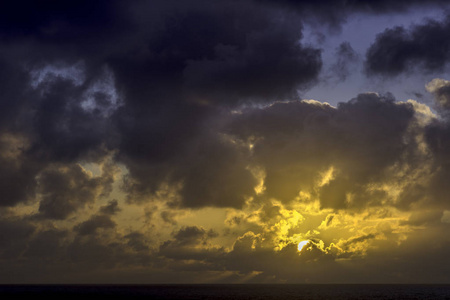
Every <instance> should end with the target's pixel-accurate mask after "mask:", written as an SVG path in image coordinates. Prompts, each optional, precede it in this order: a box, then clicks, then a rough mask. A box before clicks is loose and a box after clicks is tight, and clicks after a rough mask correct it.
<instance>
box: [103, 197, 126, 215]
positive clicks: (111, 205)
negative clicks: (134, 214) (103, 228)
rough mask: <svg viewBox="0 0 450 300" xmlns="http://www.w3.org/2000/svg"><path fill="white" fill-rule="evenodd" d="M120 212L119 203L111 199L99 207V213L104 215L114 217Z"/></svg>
mask: <svg viewBox="0 0 450 300" xmlns="http://www.w3.org/2000/svg"><path fill="white" fill-rule="evenodd" d="M121 210H122V209H121V208H120V207H119V202H117V200H116V199H113V200H111V201H109V202H108V204H107V205H105V206H102V207H100V212H101V213H103V214H106V215H115V214H117V213H118V212H120V211H121Z"/></svg>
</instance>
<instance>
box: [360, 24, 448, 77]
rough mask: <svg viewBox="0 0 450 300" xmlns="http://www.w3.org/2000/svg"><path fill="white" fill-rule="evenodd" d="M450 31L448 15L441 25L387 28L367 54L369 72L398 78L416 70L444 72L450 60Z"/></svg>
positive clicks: (367, 69)
mask: <svg viewBox="0 0 450 300" xmlns="http://www.w3.org/2000/svg"><path fill="white" fill-rule="evenodd" d="M449 28H450V18H449V17H448V16H447V17H446V18H445V19H444V20H443V21H441V22H439V21H435V20H428V21H426V22H425V23H423V24H420V25H414V26H412V27H410V28H408V29H406V28H404V27H400V26H399V27H395V28H390V29H386V30H385V31H384V32H382V33H380V34H379V35H378V36H377V38H376V41H375V42H374V43H373V44H372V45H371V46H370V48H369V49H368V51H367V53H366V71H367V73H368V74H375V75H376V74H379V75H389V76H396V75H399V74H401V73H403V72H407V71H411V70H414V69H415V68H416V67H420V68H421V72H424V71H425V72H432V71H443V70H444V69H445V67H446V66H447V65H448V60H449V51H448V48H449V44H448V40H449Z"/></svg>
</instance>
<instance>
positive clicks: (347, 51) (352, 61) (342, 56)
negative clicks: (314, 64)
mask: <svg viewBox="0 0 450 300" xmlns="http://www.w3.org/2000/svg"><path fill="white" fill-rule="evenodd" d="M335 56H336V62H335V63H334V64H333V65H332V66H331V72H332V73H333V74H334V75H335V76H336V77H337V78H339V80H345V79H346V78H347V77H348V76H349V75H350V74H351V71H352V69H354V67H355V65H356V64H357V62H358V61H359V59H360V58H359V55H358V53H356V51H355V50H354V49H353V48H352V46H351V45H350V43H349V42H343V43H342V44H340V45H339V47H337V48H336V50H335Z"/></svg>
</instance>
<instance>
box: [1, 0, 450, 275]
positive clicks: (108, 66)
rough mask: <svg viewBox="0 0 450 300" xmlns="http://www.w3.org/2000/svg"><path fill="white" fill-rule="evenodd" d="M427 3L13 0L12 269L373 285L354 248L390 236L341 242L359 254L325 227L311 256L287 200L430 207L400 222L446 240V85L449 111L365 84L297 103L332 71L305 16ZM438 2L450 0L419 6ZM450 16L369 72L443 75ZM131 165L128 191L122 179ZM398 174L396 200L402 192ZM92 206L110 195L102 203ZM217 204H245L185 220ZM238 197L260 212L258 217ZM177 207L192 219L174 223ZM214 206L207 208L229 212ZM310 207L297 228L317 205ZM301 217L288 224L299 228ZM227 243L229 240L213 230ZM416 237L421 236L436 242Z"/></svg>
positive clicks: (7, 52) (393, 34)
mask: <svg viewBox="0 0 450 300" xmlns="http://www.w3.org/2000/svg"><path fill="white" fill-rule="evenodd" d="M421 3H423V2H420V1H408V3H407V2H406V1H395V2H392V1H322V2H318V1H316V2H311V1H279V2H274V1H250V0H249V1H240V2H239V3H238V2H235V1H220V0H219V1H214V2H211V1H206V0H205V1H183V2H179V1H152V2H148V1H132V2H122V1H120V2H119V1H96V2H95V3H94V2H92V1H84V0H82V1H44V0H43V1H25V0H18V1H14V2H11V3H1V4H0V41H1V46H0V57H1V58H0V166H1V169H0V209H1V212H2V215H1V216H0V262H1V263H2V269H1V270H0V278H1V280H2V282H12V281H17V282H19V281H20V282H24V281H27V282H36V281H39V280H42V281H45V282H55V280H56V281H57V282H63V281H65V280H67V281H72V282H78V283H79V282H99V281H100V279H98V278H102V279H101V280H104V281H107V278H108V279H111V278H113V279H115V280H118V279H121V278H125V277H126V278H132V279H133V280H139V282H142V281H143V280H147V278H153V279H154V280H159V281H161V280H162V279H161V278H159V279H158V278H157V276H159V275H160V274H163V276H164V277H163V278H164V280H175V279H172V278H173V277H171V276H173V275H174V274H175V275H176V276H178V277H177V279H176V280H178V281H180V282H181V281H183V280H186V278H188V277H189V280H192V281H196V280H197V279H198V278H203V279H205V280H210V278H206V277H205V275H199V274H208V275H210V274H213V273H214V272H216V273H215V274H220V275H221V276H222V277H221V279H217V280H223V281H224V282H227V280H229V281H232V280H233V279H235V280H241V279H243V278H247V279H248V278H253V279H248V280H254V281H255V282H263V281H264V280H267V281H271V282H282V281H286V280H288V281H296V280H298V281H302V282H303V280H304V279H305V278H306V276H309V277H310V278H311V279H312V280H315V281H317V282H319V281H321V280H322V281H333V279H336V278H343V277H345V279H346V280H355V281H358V280H359V281H361V280H362V279H361V278H360V277H359V276H360V273H361V270H362V268H361V267H355V266H354V265H350V267H348V266H349V265H345V264H346V263H348V261H347V260H348V259H349V258H352V257H353V256H355V257H358V258H362V257H363V254H360V253H357V251H356V250H352V249H353V248H352V247H355V248H357V247H360V246H361V245H363V244H367V243H382V241H381V240H382V238H384V237H385V236H382V238H380V239H379V240H378V237H379V235H377V234H375V233H367V232H372V231H370V230H369V231H367V232H365V233H363V232H364V230H361V231H358V233H356V232H355V234H356V235H355V236H353V237H348V238H347V239H346V240H334V242H340V243H341V245H344V246H346V247H347V248H349V249H350V250H349V249H346V251H347V250H348V251H350V252H351V251H354V253H353V252H351V253H349V254H348V253H347V254H345V255H344V254H341V253H340V252H339V251H343V250H342V249H341V250H339V249H338V247H337V246H332V245H331V244H329V245H330V246H329V247H328V248H326V247H325V246H324V245H323V244H321V243H320V242H322V241H321V240H319V239H315V238H314V237H313V238H311V240H310V241H311V242H310V244H309V246H308V247H306V248H305V249H303V250H302V251H301V254H300V255H299V252H298V250H297V245H296V244H295V243H293V242H292V241H291V240H288V239H284V240H283V239H281V238H278V237H277V236H276V234H275V231H277V230H281V228H278V227H277V226H278V225H277V226H275V225H274V224H271V222H272V223H273V222H275V221H276V222H279V223H280V224H281V221H284V219H288V218H286V215H285V214H286V210H288V209H290V208H292V207H291V206H294V205H295V204H299V203H306V202H308V201H310V200H313V199H317V200H319V201H320V205H321V207H322V208H331V209H334V210H341V211H343V210H346V209H348V210H349V211H350V213H352V214H357V213H359V212H358V210H360V211H362V210H363V209H365V208H367V207H369V208H370V207H376V208H380V207H383V208H386V209H387V208H391V207H395V208H398V209H400V210H402V212H403V213H405V214H406V213H407V212H410V211H411V210H413V209H416V208H417V207H419V208H423V207H425V206H426V207H427V209H428V210H426V211H425V212H423V213H416V214H412V215H411V216H410V217H409V219H406V218H404V220H403V221H402V222H399V224H400V225H399V226H403V227H401V228H400V229H401V230H399V231H400V232H407V230H406V229H408V228H406V227H408V226H413V227H414V226H434V227H435V229H436V228H437V229H436V230H437V231H439V230H441V231H442V232H439V233H440V234H441V236H445V231H444V229H442V228H445V226H447V225H446V224H443V221H441V219H442V218H443V216H444V215H446V212H445V211H443V210H445V209H449V206H448V201H447V199H448V197H449V196H450V195H449V192H448V189H447V178H448V177H449V176H450V164H449V163H448V161H450V160H449V153H450V144H449V142H448V136H449V134H450V130H449V126H448V116H447V110H448V108H449V107H450V105H449V103H448V102H449V99H450V97H449V95H448V93H449V89H448V85H449V84H448V82H445V81H442V80H441V81H434V85H433V84H432V85H430V86H429V87H428V88H429V90H430V91H431V92H432V93H433V94H434V96H435V97H436V104H437V105H436V110H437V112H438V113H439V114H440V116H439V117H438V118H434V117H433V118H431V117H430V118H429V120H428V121H427V122H422V123H421V120H420V118H419V117H418V114H419V113H420V112H419V108H418V105H419V104H417V103H416V104H414V102H408V103H404V102H396V101H395V99H394V98H393V97H392V96H391V95H389V94H387V95H378V94H374V93H372V94H371V93H366V94H360V95H358V96H357V97H356V98H354V99H352V100H350V101H349V102H346V103H340V104H338V105H337V107H332V106H330V105H328V104H325V103H319V102H317V101H297V100H298V98H299V96H298V91H304V90H305V89H307V88H309V87H310V86H312V85H314V84H315V83H316V82H317V81H318V76H319V73H320V72H321V70H322V57H321V49H318V48H317V47H315V46H314V45H311V44H308V43H306V41H305V38H304V34H305V33H304V25H305V23H307V22H313V24H318V25H317V26H318V27H320V28H323V26H328V27H329V28H330V29H333V28H334V31H337V30H339V25H340V24H342V22H344V21H345V18H346V17H347V16H348V15H349V14H351V13H360V12H364V13H384V12H399V11H404V10H407V9H408V8H409V7H412V6H410V5H421ZM430 3H432V4H436V3H443V2H442V1H428V2H427V4H423V5H429V4H430ZM314 22H315V23H314ZM449 23H450V21H449V19H445V20H444V21H442V22H436V21H428V22H427V23H424V24H423V25H416V26H413V27H411V28H410V29H405V28H400V27H399V28H394V29H389V30H387V31H385V32H384V33H382V34H380V35H379V36H378V38H377V41H376V42H375V43H374V44H373V45H372V46H371V48H370V49H369V51H368V53H367V69H368V71H369V73H371V74H372V73H376V74H382V75H383V74H388V75H397V74H399V73H401V72H403V71H405V70H410V65H411V64H417V63H419V65H420V64H422V67H424V69H425V70H431V71H432V70H440V68H441V67H445V66H446V61H447V56H448V53H447V52H448V51H447V48H448V45H447V42H446V40H448V39H447V35H448V34H447V31H449V30H448V28H449ZM324 37H325V36H324ZM335 57H336V61H335V64H334V65H333V66H332V71H333V72H334V74H337V75H338V77H339V78H340V79H342V80H344V79H345V78H346V76H348V75H349V72H351V64H352V61H354V60H356V59H357V58H358V57H357V54H356V53H355V51H354V49H353V48H352V47H351V45H350V43H342V44H341V45H340V46H339V47H338V48H337V49H336V56H335ZM425 123H426V124H425ZM422 148H423V149H422ZM421 149H422V150H421ZM421 151H422V152H421ZM424 169H425V171H424ZM120 172H122V175H124V181H123V183H122V184H121V187H120V188H121V190H120V188H119V187H117V189H116V185H115V183H116V182H117V180H118V179H119V178H121V177H119V176H117V175H118V174H119V173H120ZM421 172H423V173H426V172H429V173H426V174H428V175H429V176H427V178H426V179H427V180H423V177H425V176H423V177H420V176H419V175H417V176H415V175H416V173H417V174H419V173H421ZM416 179H417V180H416ZM392 186H395V187H396V189H397V190H395V193H397V192H398V195H399V196H398V197H397V198H395V197H394V196H392V195H391V194H392V191H389V190H388V189H387V188H386V187H392ZM113 187H114V188H113ZM123 192H124V193H125V194H123ZM389 192H391V194H389ZM395 193H394V194H395ZM109 195H112V196H113V197H114V198H117V199H119V200H120V203H121V204H120V207H119V201H118V200H110V199H108V197H109ZM305 195H307V196H305ZM308 197H310V198H308ZM122 198H124V199H125V198H126V199H127V200H128V202H126V201H125V202H123V201H122ZM394 198H395V199H394ZM108 200H109V201H108ZM150 201H154V203H152V204H149V205H148V206H146V205H147V204H148V202H150ZM130 204H132V205H130ZM128 205H130V206H128ZM134 205H136V206H138V208H136V207H135V206H134ZM139 205H142V207H140V206H139ZM90 206H92V207H99V208H98V210H97V211H94V212H89V210H88V208H89V207H90ZM211 207H214V208H231V209H227V210H226V211H227V214H230V218H229V219H228V220H229V221H228V223H226V224H220V225H223V226H224V227H225V228H223V227H220V226H219V225H218V227H219V228H220V229H219V230H217V228H215V229H214V230H213V229H210V228H207V227H205V228H204V227H200V226H187V227H186V226H183V225H184V224H186V223H183V222H187V221H186V220H187V219H188V218H190V217H192V216H195V214H196V213H199V211H201V209H202V208H208V209H209V208H211ZM174 208H175V209H176V210H174ZM240 208H244V209H249V210H252V209H254V211H252V213H251V214H250V215H248V216H247V215H246V213H245V212H244V211H245V210H242V211H240V210H239V209H240ZM133 210H138V211H141V210H142V211H147V216H146V217H147V220H145V221H149V219H150V217H151V221H152V222H154V223H151V224H149V223H145V221H144V224H142V223H139V222H140V221H141V220H140V219H139V218H136V219H133V218H134V216H135V215H134V213H135V212H133ZM150 210H151V211H150ZM179 211H182V212H183V213H186V215H187V214H191V213H192V216H189V217H186V218H184V219H183V218H181V217H180V218H178V217H177V218H176V216H178V215H177V214H178V213H179ZM211 211H213V212H212V213H211V214H212V216H209V215H208V216H206V217H204V218H205V220H206V219H208V218H211V219H212V218H213V217H214V214H215V213H216V212H215V210H211ZM222 211H225V210H222ZM3 212H5V214H4V215H3ZM77 212H78V213H79V212H83V214H85V215H83V216H80V215H77V214H76V213H77ZM296 212H297V211H296ZM234 213H236V215H233V214H234ZM297 213H298V216H297V217H298V220H297V223H299V224H300V223H301V222H302V221H301V220H303V218H305V219H306V217H304V216H303V215H301V214H303V212H297ZM129 214H130V215H129ZM224 214H225V213H224ZM327 214H328V212H327ZM380 214H381V213H380ZM382 214H383V217H384V216H385V215H386V216H387V215H388V213H387V212H385V211H382ZM305 215H306V214H305ZM340 216H341V214H340V213H339V214H338V213H336V214H335V215H329V214H328V217H327V218H326V219H325V223H324V224H325V225H326V226H324V227H326V228H324V229H323V230H324V231H327V230H329V232H331V233H333V234H334V232H333V230H336V227H338V226H339V225H340V224H341V223H340V222H341V221H342V220H340ZM72 217H73V218H72ZM367 217H368V218H369V217H370V214H369V213H368V215H367ZM315 218H316V219H317V220H319V219H320V222H321V221H323V219H324V216H316V217H315ZM439 218H440V219H439ZM437 219H439V220H437ZM157 221H160V222H161V223H162V224H157V223H156V222H157ZM214 221H217V220H214ZM122 222H123V223H122ZM189 222H190V221H189ZM205 222H206V221H205ZM292 222H294V221H292ZM320 222H319V223H320ZM125 223H126V224H127V225H126V226H127V227H126V228H125V227H120V226H121V225H123V224H125ZM218 223H220V222H218ZM277 224H278V223H277ZM286 224H288V223H286ZM128 225H129V227H128ZM191 225H192V224H191ZM272 225H273V226H272ZM288 225H289V224H288ZM300 225H302V226H303V225H304V226H305V227H308V230H309V229H310V228H309V227H311V230H309V231H308V233H307V234H306V233H305V236H308V235H311V236H313V235H315V234H316V233H315V232H313V231H314V230H313V229H314V226H312V225H310V224H300ZM394 225H395V224H394ZM394 225H392V226H394ZM227 226H228V227H229V228H227ZM382 226H385V224H381V225H380V227H382ZM119 227H120V228H119ZM280 227H281V225H280ZM285 227H289V226H285ZM403 228H405V230H403ZM174 229H175V231H173V232H172V230H174ZM221 229H223V230H224V232H226V233H227V235H225V236H222V235H219V234H218V233H217V232H221V231H220V230H221ZM294 229H295V230H297V229H298V227H295V228H288V229H286V230H287V231H288V234H289V235H291V234H298V232H296V231H295V230H294ZM369 229H373V228H369ZM158 230H159V231H158ZM251 230H254V232H253V231H251ZM283 230H284V229H283ZM321 230H322V229H321ZM402 230H403V231H402ZM170 232H172V234H171V235H170ZM382 232H383V233H382V234H383V235H388V234H391V235H394V233H393V232H394V230H388V229H386V230H383V231H382ZM317 234H318V233H317ZM333 234H332V235H333ZM233 235H234V238H235V240H234V241H233V240H231V239H232V238H233ZM380 236H381V235H380ZM296 238H297V237H296ZM422 238H423V237H422ZM433 238H434V239H435V240H437V241H439V243H438V246H437V247H436V248H433V249H431V250H429V251H428V252H425V253H427V254H430V255H436V257H439V258H440V259H441V260H445V256H444V255H443V254H442V253H444V251H443V250H442V249H444V250H445V249H448V241H447V240H445V239H444V240H443V241H441V240H439V239H438V238H437V237H436V236H434V237H433ZM224 240H226V243H228V246H229V248H225V246H223V245H224V244H225V242H224V244H222V245H218V244H215V242H216V241H220V242H218V243H219V244H220V243H221V242H223V241H224ZM275 240H276V241H277V242H284V243H287V245H285V244H283V246H285V247H284V248H282V249H281V250H279V251H278V250H277V251H274V248H275V247H277V249H279V248H281V246H279V245H275V244H274V243H277V242H274V241H275ZM407 240H408V243H410V244H409V245H411V247H412V246H417V245H418V244H419V242H418V241H419V240H421V238H417V241H416V240H414V239H412V241H411V240H409V236H408V239H407ZM427 241H428V242H429V243H430V244H431V241H430V240H427ZM233 242H234V243H233ZM322 243H323V242H322ZM392 243H395V239H394V240H393V241H392ZM408 251H409V250H408V249H406V246H405V249H404V248H402V249H400V250H398V251H397V252H396V257H394V256H393V258H392V260H390V261H389V260H387V262H392V261H394V262H397V263H396V264H392V266H390V265H389V263H387V262H386V261H384V263H383V264H382V265H383V266H386V267H387V268H390V270H391V272H392V273H390V274H391V277H389V278H392V274H394V273H395V270H393V268H394V266H402V267H404V268H405V270H411V271H413V270H412V269H413V268H412V267H411V269H408V266H407V263H406V259H402V254H404V253H408V254H409V256H407V257H408V259H410V261H412V260H413V259H414V258H417V257H418V256H420V255H418V252H414V251H410V252H408ZM375 252H376V251H375ZM371 254H372V255H375V256H376V255H378V254H377V253H375V254H373V253H371ZM419 254H420V253H419ZM340 255H341V256H340ZM358 255H359V256H358ZM339 258H344V259H343V260H341V261H339V263H338V262H337V261H336V260H338V259H339ZM398 258H400V259H398ZM397 259H398V260H397ZM342 265H344V267H342ZM435 265H436V263H435V261H433V266H435ZM285 266H286V268H285ZM405 266H406V267H405ZM347 267H348V268H347ZM144 269H145V271H142V270H144ZM351 270H353V271H351ZM371 270H378V265H376V266H375V267H373V269H371ZM126 272H131V273H133V274H134V275H130V274H126V275H124V274H125V273H126ZM141 272H142V273H141ZM146 272H148V273H151V274H150V275H149V274H148V273H146ZM224 272H226V273H227V274H231V275H227V276H229V277H226V276H223V275H224V274H225V273H224ZM342 272H344V275H345V276H342V274H343V273H342ZM352 272H354V273H352ZM411 273H412V272H411ZM155 274H157V275H155ZM192 274H194V275H195V274H196V276H198V277H196V276H194V275H192ZM377 274H379V276H380V277H379V278H383V276H384V275H386V274H382V273H377ZM439 274H440V273H439ZM63 275H64V276H63ZM100 275H101V276H100ZM141 275H142V276H141ZM146 275H148V277H146ZM388 275H389V274H388ZM114 276H117V277H114ZM121 276H125V277H121ZM127 276H128V277H127ZM202 276H203V277H202ZM252 276H253V277H252ZM302 276H303V277H302ZM143 278H145V279H143ZM299 278H301V279H299ZM379 278H378V279H379ZM418 278H420V277H418ZM441 278H444V279H448V275H445V276H443V277H441ZM365 279H367V278H365ZM369 279H370V278H369ZM96 280H97V281H96ZM133 280H131V279H130V281H131V282H133ZM278 280H279V281H278ZM342 280H343V281H344V278H343V279H342ZM379 280H381V279H379ZM119 281H120V280H119ZM359 281H358V282H359Z"/></svg>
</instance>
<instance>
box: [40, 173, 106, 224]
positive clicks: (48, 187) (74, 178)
mask: <svg viewBox="0 0 450 300" xmlns="http://www.w3.org/2000/svg"><path fill="white" fill-rule="evenodd" d="M38 181H39V193H40V194H41V195H42V200H41V201H40V203H39V215H40V216H42V217H45V218H50V219H65V218H66V217H68V216H69V215H70V214H72V213H73V212H75V211H76V210H78V209H80V208H82V207H84V206H85V205H86V204H87V203H93V202H94V200H95V199H96V198H97V197H99V196H100V194H101V193H102V190H103V185H104V183H105V182H104V178H103V177H92V176H91V175H89V174H88V173H87V172H86V171H85V170H83V168H82V167H81V166H80V165H78V164H73V165H68V166H52V167H50V168H48V169H46V170H45V171H43V172H42V173H41V174H40V175H39V180H38Z"/></svg>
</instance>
